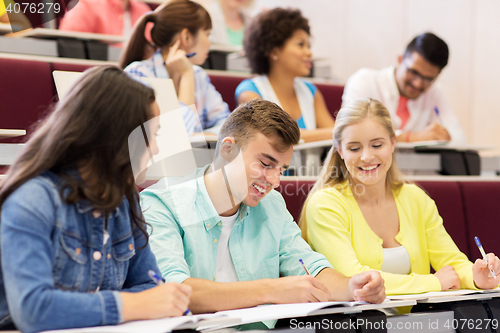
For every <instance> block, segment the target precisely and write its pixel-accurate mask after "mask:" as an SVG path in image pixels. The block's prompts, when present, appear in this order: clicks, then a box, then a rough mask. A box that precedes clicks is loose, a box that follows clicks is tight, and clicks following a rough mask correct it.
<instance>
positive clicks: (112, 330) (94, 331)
mask: <svg viewBox="0 0 500 333" xmlns="http://www.w3.org/2000/svg"><path fill="white" fill-rule="evenodd" d="M239 322H240V319H239V318H236V319H235V318H229V317H227V316H225V315H224V314H218V313H211V314H200V315H194V316H182V317H173V318H162V319H153V320H137V321H130V322H127V323H123V324H120V325H109V326H96V327H87V328H73V329H64V330H53V331H45V332H44V333H66V332H67V333H78V332H81V333H137V332H147V333H166V332H172V331H173V330H179V329H195V328H197V327H198V326H199V325H200V324H201V323H205V324H206V325H207V326H210V327H212V326H222V325H224V326H225V327H229V326H234V325H238V323H239Z"/></svg>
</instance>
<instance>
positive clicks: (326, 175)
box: [299, 98, 408, 241]
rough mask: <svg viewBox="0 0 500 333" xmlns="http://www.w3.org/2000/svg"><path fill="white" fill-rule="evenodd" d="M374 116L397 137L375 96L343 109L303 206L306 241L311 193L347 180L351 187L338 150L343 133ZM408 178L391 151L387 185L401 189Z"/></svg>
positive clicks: (382, 106) (361, 99)
mask: <svg viewBox="0 0 500 333" xmlns="http://www.w3.org/2000/svg"><path fill="white" fill-rule="evenodd" d="M367 118H371V119H374V120H376V121H378V122H379V123H380V124H381V125H382V126H383V127H384V128H385V130H386V131H387V133H388V134H389V137H390V138H394V137H395V133H394V127H393V126H392V121H391V116H390V114H389V111H388V110H387V108H386V107H385V106H384V105H383V104H382V103H380V102H379V101H377V100H376V99H372V98H358V99H355V100H353V101H351V102H350V103H349V104H348V105H346V106H345V107H343V108H341V109H340V111H339V112H338V114H337V118H336V119H335V127H334V128H333V147H332V149H330V151H329V152H328V155H327V158H326V160H325V163H324V165H323V168H322V169H321V172H320V174H319V177H318V180H317V181H316V183H315V184H314V186H313V188H312V189H311V191H309V194H308V196H307V200H306V201H305V203H304V206H303V207H302V212H301V214H300V222H299V225H300V228H301V229H302V237H303V238H304V239H305V240H306V241H307V221H306V207H307V203H308V202H309V199H310V198H311V197H312V195H313V194H314V193H315V192H316V191H319V190H321V189H324V188H327V187H336V186H343V185H344V184H345V183H347V185H348V186H351V185H352V179H351V176H350V175H349V172H348V170H347V168H346V166H345V163H344V160H343V159H342V158H341V157H340V155H339V153H338V149H339V147H340V146H341V144H342V134H343V132H344V129H345V128H346V127H348V126H351V125H354V124H358V123H360V122H361V121H363V120H365V119H367ZM407 182H408V181H407V180H406V179H405V177H404V176H403V174H402V173H401V171H400V170H399V169H398V167H397V165H396V159H395V158H394V153H393V154H392V164H391V167H390V168H389V170H388V171H387V177H386V181H385V184H386V186H387V188H391V189H399V188H400V187H401V186H402V185H403V184H404V183H407Z"/></svg>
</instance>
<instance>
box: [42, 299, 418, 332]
mask: <svg viewBox="0 0 500 333" xmlns="http://www.w3.org/2000/svg"><path fill="white" fill-rule="evenodd" d="M415 304H416V302H415V300H399V301H391V300H389V299H386V301H385V302H383V303H381V304H369V303H366V302H318V303H293V304H269V305H260V306H256V307H252V308H246V309H238V310H228V311H219V312H217V313H212V314H201V315H194V316H182V317H174V318H164V319H155V320H139V321H132V322H128V323H124V324H120V325H115V326H98V327H89V328H79V329H69V330H54V331H47V332H50V333H52V332H53V333H61V332H68V333H77V332H81V333H136V332H148V333H166V332H171V331H172V330H178V329H196V330H198V331H211V330H216V329H221V328H225V327H231V326H236V325H243V324H249V323H255V322H261V321H268V320H276V319H282V318H296V317H305V316H311V315H319V314H327V313H345V312H359V311H363V310H371V309H381V308H391V307H398V306H408V305H415ZM47 332H46V333H47Z"/></svg>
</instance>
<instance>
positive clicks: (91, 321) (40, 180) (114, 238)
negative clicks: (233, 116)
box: [0, 66, 191, 332]
mask: <svg viewBox="0 0 500 333" xmlns="http://www.w3.org/2000/svg"><path fill="white" fill-rule="evenodd" d="M157 116H159V108H158V105H157V104H156V102H155V95H154V91H153V90H152V89H151V88H149V87H147V86H145V85H143V84H142V83H140V82H137V81H135V80H133V79H132V78H130V77H128V75H127V74H125V73H123V71H122V70H120V69H118V68H116V67H112V66H106V67H97V68H92V69H90V70H88V71H87V72H86V73H84V74H83V76H82V77H81V79H79V80H78V81H77V82H76V83H75V84H74V85H73V87H72V88H71V89H70V92H69V93H68V95H67V96H66V97H65V98H64V99H62V100H61V101H60V102H59V103H58V104H57V105H56V106H55V109H54V111H53V112H52V113H51V114H50V115H49V116H48V117H47V118H46V119H45V121H44V122H43V123H42V124H41V125H40V127H39V128H38V129H37V130H36V132H35V133H34V134H33V137H32V138H30V140H29V141H28V142H27V143H26V146H25V148H24V149H23V151H22V152H21V154H20V155H19V156H18V158H17V159H16V161H15V162H14V164H13V165H12V166H11V167H10V169H9V172H8V173H7V176H6V179H4V181H3V183H2V185H1V187H0V207H1V243H0V244H1V264H2V276H1V278H0V327H2V326H5V325H9V324H10V325H12V322H13V323H14V324H15V325H16V326H17V327H18V328H19V329H20V330H22V331H23V332H38V331H42V330H49V329H61V328H72V327H87V326H97V325H112V324H118V323H120V322H122V321H129V320H137V319H149V318H160V317H167V316H178V315H182V313H183V312H184V311H185V310H186V309H187V305H188V302H189V295H190V292H191V290H190V288H189V287H186V286H181V285H179V284H172V283H169V284H165V285H161V286H158V287H156V285H155V283H153V281H152V280H151V279H150V278H149V276H148V271H149V270H153V271H154V272H156V273H157V274H160V272H159V269H158V266H157V264H156V259H155V257H154V255H153V253H152V252H151V250H150V248H149V245H148V235H147V232H146V223H145V222H144V219H143V217H142V213H141V210H140V209H139V201H138V193H137V190H136V188H135V183H134V175H133V171H132V165H131V159H130V155H129V149H130V150H131V151H137V147H132V146H131V147H129V143H128V137H129V135H130V133H131V132H132V131H133V130H134V129H136V128H137V127H139V126H142V131H143V132H144V134H145V135H147V138H148V140H147V142H148V146H149V149H148V150H149V151H150V152H152V153H155V152H157V150H158V148H157V146H156V141H155V133H156V132H157V131H158V129H159V122H158V121H157V118H155V117H157ZM143 124H145V125H143ZM131 145H133V143H132V144H131ZM142 145H143V147H144V143H142ZM139 146H140V145H139ZM150 288H152V289H150ZM146 289H150V290H146Z"/></svg>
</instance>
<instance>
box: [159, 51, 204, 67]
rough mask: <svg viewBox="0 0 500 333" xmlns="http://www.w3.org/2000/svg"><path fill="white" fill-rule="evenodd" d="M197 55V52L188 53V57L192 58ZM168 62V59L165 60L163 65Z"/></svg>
mask: <svg viewBox="0 0 500 333" xmlns="http://www.w3.org/2000/svg"><path fill="white" fill-rule="evenodd" d="M195 55H196V52H191V53H188V54H186V58H192V57H194V56H195ZM166 64H167V62H166V61H164V62H163V66H165V65H166Z"/></svg>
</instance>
